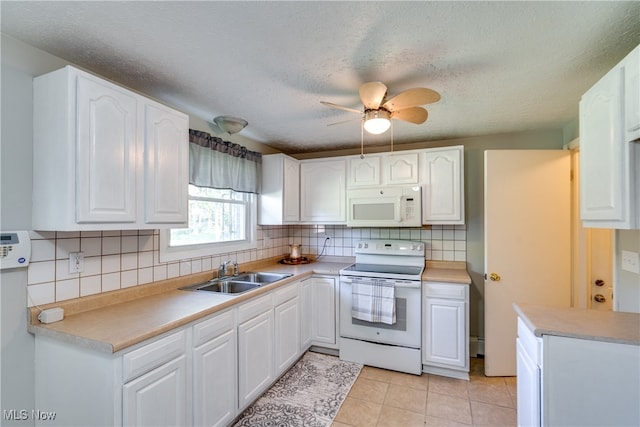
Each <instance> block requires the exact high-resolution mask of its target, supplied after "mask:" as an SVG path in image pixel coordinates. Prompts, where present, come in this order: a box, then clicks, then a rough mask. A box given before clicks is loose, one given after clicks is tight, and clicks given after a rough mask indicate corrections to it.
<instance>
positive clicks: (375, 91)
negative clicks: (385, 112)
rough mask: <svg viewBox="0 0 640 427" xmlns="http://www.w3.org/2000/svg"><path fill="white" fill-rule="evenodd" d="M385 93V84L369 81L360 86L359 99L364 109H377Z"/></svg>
mask: <svg viewBox="0 0 640 427" xmlns="http://www.w3.org/2000/svg"><path fill="white" fill-rule="evenodd" d="M386 94H387V86H385V84H384V83H382V82H369V83H364V84H363V85H362V86H360V99H361V100H362V103H363V104H364V108H365V110H377V109H378V107H380V104H381V103H382V100H383V99H384V96H385V95H386Z"/></svg>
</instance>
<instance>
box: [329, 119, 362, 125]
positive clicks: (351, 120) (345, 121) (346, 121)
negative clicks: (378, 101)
mask: <svg viewBox="0 0 640 427" xmlns="http://www.w3.org/2000/svg"><path fill="white" fill-rule="evenodd" d="M355 120H362V119H361V118H358V119H349V120H343V121H341V122H335V123H329V124H328V125H327V126H335V125H341V124H344V123H349V122H353V121H355Z"/></svg>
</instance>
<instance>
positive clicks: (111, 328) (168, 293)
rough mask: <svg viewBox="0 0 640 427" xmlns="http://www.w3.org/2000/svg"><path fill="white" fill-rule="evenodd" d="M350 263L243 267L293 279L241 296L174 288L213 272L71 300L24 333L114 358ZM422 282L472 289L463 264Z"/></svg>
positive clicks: (433, 267)
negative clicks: (60, 312) (54, 318)
mask: <svg viewBox="0 0 640 427" xmlns="http://www.w3.org/2000/svg"><path fill="white" fill-rule="evenodd" d="M352 263H353V259H352V258H338V257H334V259H332V258H329V257H327V258H326V261H325V260H323V261H320V262H313V263H310V264H301V265H295V266H292V265H283V264H278V263H277V262H275V261H274V260H269V261H261V262H256V263H251V264H247V265H243V266H241V267H243V270H245V271H248V270H253V271H271V272H282V273H292V274H293V276H292V277H289V278H287V279H283V280H280V281H278V282H276V283H273V284H270V285H266V286H263V287H261V288H260V289H257V290H254V291H251V292H249V293H246V294H241V295H237V296H235V295H222V294H216V293H210V292H189V291H182V290H179V289H178V288H180V287H184V286H188V285H191V284H195V283H201V282H205V281H207V280H209V279H211V277H212V272H205V273H199V274H194V275H191V276H187V277H180V278H176V279H170V280H165V281H162V282H157V283H153V284H149V285H144V286H139V287H135V288H128V289H123V290H119V291H114V292H108V293H104V294H98V295H93V296H90V297H84V298H78V299H76V300H69V301H63V302H59V303H55V304H48V305H47V306H44V307H43V308H45V309H46V308H52V307H61V308H63V309H64V310H65V318H64V320H62V321H59V322H55V323H49V324H42V323H40V322H39V321H38V320H37V315H38V312H39V309H37V308H35V307H32V308H30V309H29V314H30V319H31V321H30V323H29V331H30V332H31V333H33V334H36V335H40V336H47V337H51V338H54V339H57V340H61V341H64V342H69V343H73V344H76V345H81V346H84V347H88V348H91V349H94V350H97V351H102V352H106V353H115V352H118V351H121V350H124V349H126V348H129V347H131V346H133V345H136V344H139V343H141V342H143V341H145V340H147V339H150V338H153V337H155V336H158V335H161V334H163V333H166V332H169V331H171V330H173V329H175V328H178V327H180V326H184V325H187V324H189V323H191V322H194V321H196V320H198V319H201V318H204V317H206V316H208V315H211V314H214V313H216V312H219V311H222V310H225V309H227V308H230V307H232V306H234V305H236V304H238V303H240V302H242V301H246V300H248V299H251V298H254V297H256V296H259V295H261V294H264V293H265V292H269V291H272V290H274V289H276V288H278V287H280V286H283V285H286V284H288V283H291V282H294V281H297V280H300V279H303V278H304V277H307V276H311V275H312V274H315V275H322V274H327V275H338V274H339V272H340V270H341V269H342V268H344V267H347V266H349V265H350V264H352ZM423 280H429V281H441V282H451V283H471V280H470V279H469V276H468V274H467V272H466V265H465V263H451V262H439V263H435V264H432V263H431V262H430V261H429V262H427V268H426V269H425V274H424V275H423Z"/></svg>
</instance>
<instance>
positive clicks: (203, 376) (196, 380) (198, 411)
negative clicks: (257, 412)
mask: <svg viewBox="0 0 640 427" xmlns="http://www.w3.org/2000/svg"><path fill="white" fill-rule="evenodd" d="M236 360H237V359H236V331H235V329H234V330H231V331H228V332H226V333H224V334H222V335H221V336H219V337H217V338H215V339H212V340H210V341H208V342H207V343H205V344H202V345H201V346H199V347H196V348H195V349H194V352H193V416H194V424H195V425H197V426H226V425H228V424H229V423H230V422H231V421H232V420H233V419H234V418H235V416H236V408H237V396H238V394H237V390H238V387H237V367H236Z"/></svg>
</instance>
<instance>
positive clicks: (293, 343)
mask: <svg viewBox="0 0 640 427" xmlns="http://www.w3.org/2000/svg"><path fill="white" fill-rule="evenodd" d="M273 298H274V309H273V314H274V316H273V317H274V327H275V333H274V335H275V337H274V338H275V343H274V344H275V346H274V350H275V355H274V357H275V376H276V377H279V376H280V375H281V374H282V373H284V371H286V370H287V369H289V368H290V367H291V366H292V365H293V364H294V363H295V361H296V360H298V357H299V356H300V306H299V303H298V301H299V298H298V284H297V283H295V284H293V285H289V286H287V287H285V288H284V289H281V290H277V291H276V292H275V293H274V295H273Z"/></svg>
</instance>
